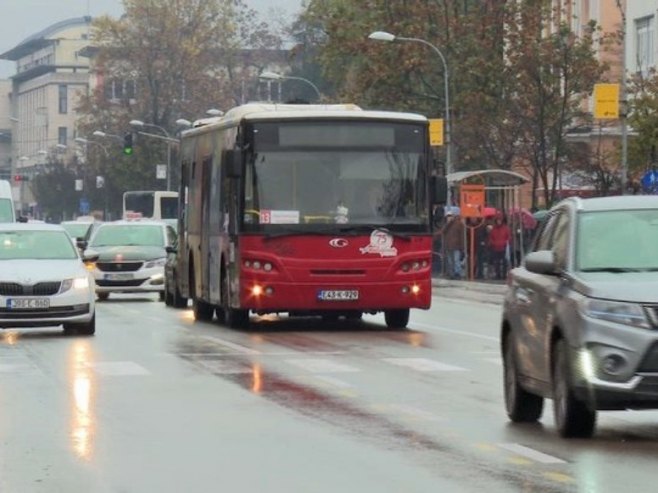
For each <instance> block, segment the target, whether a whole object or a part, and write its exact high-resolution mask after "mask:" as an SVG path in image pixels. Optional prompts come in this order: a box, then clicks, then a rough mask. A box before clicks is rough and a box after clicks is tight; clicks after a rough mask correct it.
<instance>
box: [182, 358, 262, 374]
mask: <svg viewBox="0 0 658 493" xmlns="http://www.w3.org/2000/svg"><path fill="white" fill-rule="evenodd" d="M195 363H197V364H199V365H201V366H203V367H204V368H205V369H206V370H208V371H210V372H212V373H215V374H220V375H238V374H243V373H253V371H254V370H253V367H252V366H247V365H246V364H244V363H239V362H237V361H226V360H214V361H208V360H197V361H195Z"/></svg>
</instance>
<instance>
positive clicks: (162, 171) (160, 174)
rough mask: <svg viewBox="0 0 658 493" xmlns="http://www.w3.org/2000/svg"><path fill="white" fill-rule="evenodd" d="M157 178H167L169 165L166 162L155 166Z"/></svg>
mask: <svg viewBox="0 0 658 493" xmlns="http://www.w3.org/2000/svg"><path fill="white" fill-rule="evenodd" d="M155 178H156V179H157V180H166V179H167V165H166V164H157V165H156V166H155Z"/></svg>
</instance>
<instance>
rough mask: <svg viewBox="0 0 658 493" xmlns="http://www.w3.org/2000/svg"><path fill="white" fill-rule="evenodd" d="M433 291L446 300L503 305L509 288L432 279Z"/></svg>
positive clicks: (496, 284)
mask: <svg viewBox="0 0 658 493" xmlns="http://www.w3.org/2000/svg"><path fill="white" fill-rule="evenodd" d="M432 288H433V289H432V291H433V292H434V294H435V295H438V296H440V297H444V298H446V299H461V300H469V301H475V302H478V303H489V304H494V305H501V304H502V303H503V299H504V298H505V292H506V291H507V286H506V285H505V284H500V283H485V282H470V281H453V280H448V279H432Z"/></svg>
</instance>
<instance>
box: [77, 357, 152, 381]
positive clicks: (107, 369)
mask: <svg viewBox="0 0 658 493" xmlns="http://www.w3.org/2000/svg"><path fill="white" fill-rule="evenodd" d="M84 366H86V367H87V368H91V369H92V370H94V371H95V372H97V373H99V374H101V375H105V376H112V377H124V376H134V375H150V374H151V372H150V371H148V370H147V369H146V368H144V367H143V366H141V365H138V364H137V363H135V362H133V361H97V362H96V363H87V364H86V365H84Z"/></svg>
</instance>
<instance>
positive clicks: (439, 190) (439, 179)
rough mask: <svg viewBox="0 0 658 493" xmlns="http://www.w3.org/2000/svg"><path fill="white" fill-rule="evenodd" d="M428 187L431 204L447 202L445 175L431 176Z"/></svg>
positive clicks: (446, 180)
mask: <svg viewBox="0 0 658 493" xmlns="http://www.w3.org/2000/svg"><path fill="white" fill-rule="evenodd" d="M430 187H431V190H430V194H431V197H432V203H433V204H445V203H446V202H448V179H447V178H446V177H445V176H433V177H432V181H431V182H430Z"/></svg>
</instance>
